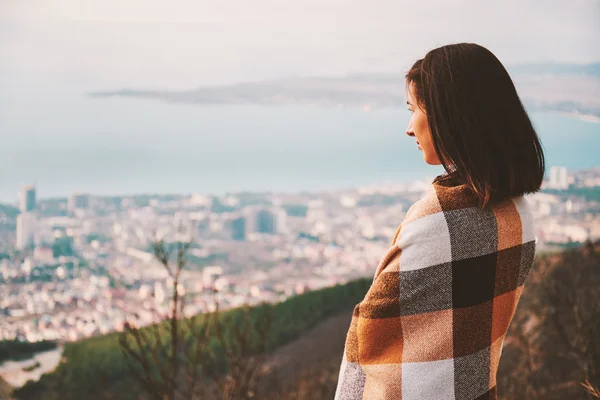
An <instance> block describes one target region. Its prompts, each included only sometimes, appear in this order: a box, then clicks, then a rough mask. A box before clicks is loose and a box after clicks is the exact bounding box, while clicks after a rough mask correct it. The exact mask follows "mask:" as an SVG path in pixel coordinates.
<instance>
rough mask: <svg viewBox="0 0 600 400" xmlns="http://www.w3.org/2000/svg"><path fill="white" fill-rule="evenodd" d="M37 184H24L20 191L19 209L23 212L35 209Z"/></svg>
mask: <svg viewBox="0 0 600 400" xmlns="http://www.w3.org/2000/svg"><path fill="white" fill-rule="evenodd" d="M35 201H36V200H35V186H34V185H23V186H21V192H20V193H19V209H20V210H21V212H28V211H32V210H35Z"/></svg>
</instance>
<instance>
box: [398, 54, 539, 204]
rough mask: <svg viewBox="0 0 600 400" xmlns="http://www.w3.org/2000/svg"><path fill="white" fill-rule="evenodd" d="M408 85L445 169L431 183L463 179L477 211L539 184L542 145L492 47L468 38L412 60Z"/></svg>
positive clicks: (455, 182)
mask: <svg viewBox="0 0 600 400" xmlns="http://www.w3.org/2000/svg"><path fill="white" fill-rule="evenodd" d="M410 84H413V89H414V95H415V97H416V100H415V101H416V102H417V105H418V107H419V108H421V109H422V110H423V111H424V112H425V114H426V115H427V120H428V124H429V128H430V130H431V135H432V140H433V145H434V148H435V151H436V153H437V155H438V158H439V159H440V161H441V162H442V165H443V166H444V169H445V170H446V173H444V174H442V175H439V176H437V177H436V178H435V179H434V181H433V182H438V183H439V184H441V185H445V186H454V185H457V184H467V185H468V186H469V187H470V188H471V190H472V191H473V192H474V193H475V195H476V196H477V198H478V205H479V206H480V207H482V208H484V207H485V206H486V205H488V204H494V203H496V202H499V201H502V200H504V199H507V198H510V197H513V196H520V195H524V194H526V193H534V192H537V191H538V190H539V189H540V188H541V185H542V180H543V178H544V172H545V161H544V153H543V150H542V144H541V142H540V140H539V138H538V135H537V133H536V131H535V129H534V127H533V125H532V123H531V121H530V119H529V116H528V115H527V112H526V111H525V108H524V107H523V104H522V103H521V100H520V99H519V96H518V94H517V91H516V89H515V86H514V84H513V82H512V80H511V78H510V76H509V75H508V72H507V71H506V69H505V68H504V66H503V65H502V64H501V63H500V61H499V60H498V59H497V58H496V56H494V54H492V52H490V51H489V50H488V49H486V48H485V47H482V46H480V45H477V44H474V43H457V44H450V45H447V46H442V47H438V48H436V49H433V50H431V51H429V52H428V53H427V54H426V55H425V57H423V58H422V59H419V60H417V61H416V62H415V63H414V65H413V66H412V68H411V69H410V70H409V71H408V73H407V74H406V89H407V90H408V89H409V85H410Z"/></svg>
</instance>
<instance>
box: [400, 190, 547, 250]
mask: <svg viewBox="0 0 600 400" xmlns="http://www.w3.org/2000/svg"><path fill="white" fill-rule="evenodd" d="M417 221H418V223H417V224H413V223H414V222H417ZM411 224H413V226H414V228H417V227H418V226H419V227H422V228H421V229H419V230H426V231H433V230H432V228H431V227H433V226H436V227H437V229H435V231H438V230H439V229H440V227H439V225H443V227H444V229H443V231H445V232H447V234H448V235H450V236H452V237H453V238H454V239H457V240H472V239H473V240H474V239H477V238H475V237H474V236H473V235H474V234H476V236H478V237H481V236H482V235H485V236H484V237H488V238H493V237H497V236H498V235H499V234H500V235H503V234H505V232H506V231H508V230H512V231H515V229H516V227H520V229H519V230H520V231H521V233H519V236H521V237H522V240H523V242H526V241H529V240H534V239H535V232H534V230H535V227H534V223H533V214H532V211H531V208H530V206H529V203H528V201H527V200H526V198H525V197H524V196H518V197H512V198H507V199H505V200H503V201H500V202H497V203H494V204H493V205H488V206H486V207H483V208H482V207H480V206H479V204H478V198H477V196H476V195H475V193H474V192H473V191H472V190H471V189H470V187H469V186H468V185H466V184H457V185H444V184H440V183H438V182H435V181H434V182H433V183H432V185H431V187H430V188H429V189H428V190H427V191H426V192H425V193H424V194H423V195H422V197H421V198H420V199H419V200H417V201H416V202H415V203H413V204H412V206H411V207H410V208H409V209H408V211H407V212H406V215H405V218H404V220H403V221H402V224H401V226H400V227H399V230H398V232H397V235H396V237H395V238H394V242H395V241H396V239H397V238H398V236H400V235H399V234H400V231H401V230H402V229H406V228H408V226H409V225H411ZM405 232H406V231H405ZM514 234H517V232H514ZM477 240H478V239H477ZM492 242H493V240H492Z"/></svg>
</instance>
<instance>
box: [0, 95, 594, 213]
mask: <svg viewBox="0 0 600 400" xmlns="http://www.w3.org/2000/svg"><path fill="white" fill-rule="evenodd" d="M37 102H38V103H39V104H36V99H33V100H32V99H23V101H22V102H19V101H15V99H14V98H12V101H11V102H10V103H9V104H6V105H3V106H5V107H4V111H5V112H3V118H2V119H0V132H1V133H2V146H0V182H2V185H1V186H0V201H3V202H14V201H15V200H16V198H17V191H18V189H19V185H21V184H23V183H33V182H36V183H37V185H38V195H39V196H40V197H57V196H61V197H62V196H68V195H69V194H71V193H72V192H75V191H85V192H89V193H91V194H96V195H117V194H139V193H182V194H183V193H219V192H225V191H242V190H250V191H263V190H272V191H297V190H319V189H333V188H341V187H348V186H356V185H362V184H370V183H377V182H381V181H392V182H397V183H402V182H409V181H412V180H415V179H423V178H430V177H434V176H435V175H437V174H439V173H441V172H443V169H442V167H441V166H429V165H427V164H426V163H425V162H424V161H423V159H422V153H421V152H420V151H419V150H418V148H417V146H416V145H415V142H414V139H413V138H410V137H408V136H407V135H406V134H405V128H406V125H407V123H408V119H409V112H408V111H407V110H405V109H401V108H396V109H382V110H372V111H370V112H365V111H363V110H360V109H333V108H327V109H326V108H318V107H312V106H268V107H267V106H248V105H239V106H238V105H235V106H232V105H215V106H203V105H188V104H169V103H163V102H158V101H152V100H138V99H122V98H101V99H94V98H89V97H86V96H85V95H83V94H81V95H72V96H65V97H63V98H57V99H54V100H53V101H48V99H43V98H39V99H37ZM530 116H531V118H532V120H533V122H534V125H535V127H536V128H537V130H538V133H539V135H540V137H541V139H542V142H543V145H544V147H545V150H546V156H547V163H548V166H551V165H564V166H566V167H567V168H588V167H592V166H597V165H598V164H599V159H598V156H597V154H598V149H600V124H598V123H593V122H586V121H581V120H578V119H574V118H569V117H565V116H562V115H559V114H553V113H541V112H534V113H530Z"/></svg>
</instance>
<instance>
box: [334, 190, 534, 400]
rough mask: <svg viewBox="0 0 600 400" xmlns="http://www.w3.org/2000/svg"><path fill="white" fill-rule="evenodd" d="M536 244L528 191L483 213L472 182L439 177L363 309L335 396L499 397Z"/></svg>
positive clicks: (410, 215) (414, 209)
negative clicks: (449, 182)
mask: <svg viewBox="0 0 600 400" xmlns="http://www.w3.org/2000/svg"><path fill="white" fill-rule="evenodd" d="M536 241H537V240H536V237H535V231H534V222H533V218H532V215H531V211H530V208H529V205H528V203H527V201H526V200H525V198H524V197H522V196H521V197H514V198H512V199H507V200H505V201H503V202H502V203H499V204H496V205H493V206H487V207H486V208H484V209H481V208H478V207H477V202H476V198H475V196H474V195H473V193H472V192H471V191H470V190H469V189H468V187H467V186H466V185H460V186H454V187H449V186H442V185H441V184H440V183H434V184H433V186H432V190H430V191H429V192H427V193H426V194H425V195H424V196H423V197H422V198H421V199H420V200H419V201H417V202H416V203H414V204H413V205H412V206H411V207H410V209H409V210H408V212H407V214H406V217H405V219H404V221H403V222H402V224H401V225H400V227H399V228H398V231H397V232H396V235H395V237H394V239H393V240H392V245H391V248H390V249H389V250H388V252H387V254H385V256H384V257H383V258H382V259H381V262H380V263H379V265H378V267H377V270H376V272H375V276H374V278H373V283H372V285H371V288H370V289H369V291H368V292H367V294H366V295H365V298H364V299H363V301H361V302H360V303H359V304H358V305H356V307H355V308H354V313H353V316H352V321H351V323H350V328H349V330H348V334H347V337H346V342H345V348H344V355H343V359H342V363H341V368H340V373H339V379H338V385H337V390H336V394H335V400H350V399H367V400H378V399H382V400H389V399H394V400H396V399H402V400H430V399H431V400H433V399H435V400H442V399H453V400H471V399H497V394H496V373H497V370H498V363H499V361H500V354H501V352H502V344H503V341H504V337H505V335H506V332H507V330H508V326H509V324H510V322H511V320H512V318H513V316H514V313H515V310H516V307H517V303H518V301H519V297H520V295H521V292H522V290H523V286H524V284H525V281H526V279H527V276H528V274H529V270H530V268H531V266H532V264H533V259H534V255H535V244H536Z"/></svg>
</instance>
